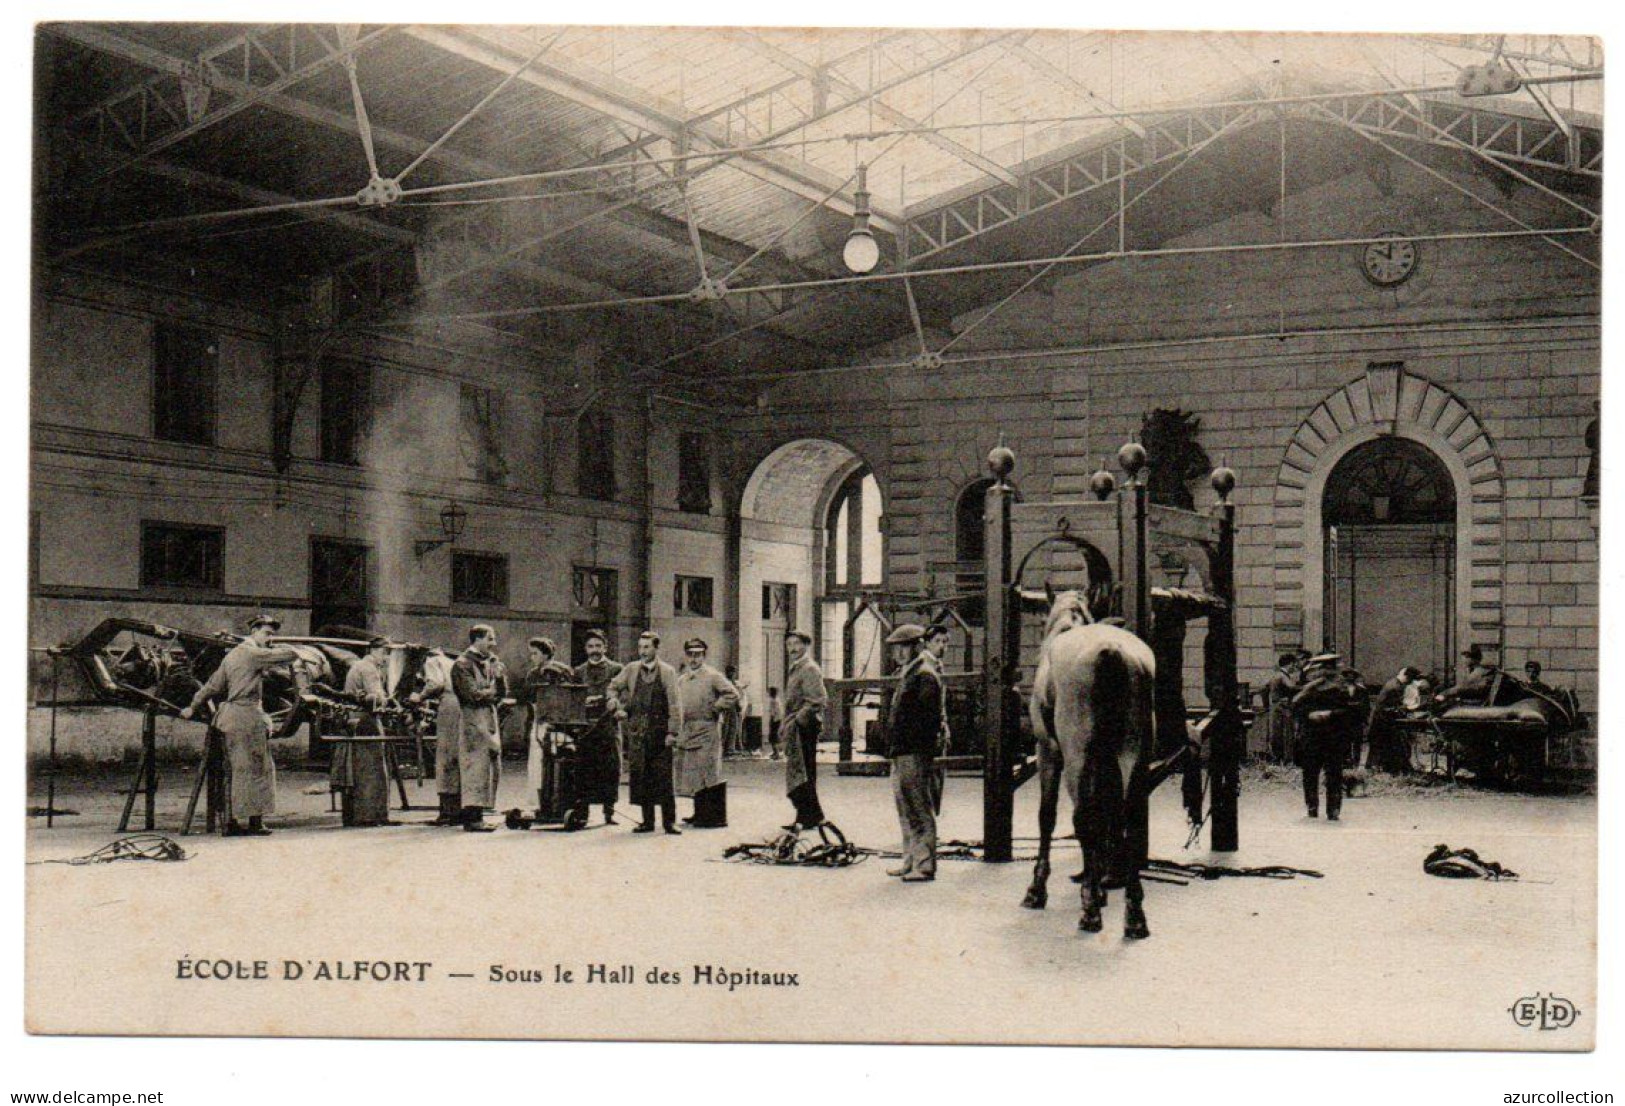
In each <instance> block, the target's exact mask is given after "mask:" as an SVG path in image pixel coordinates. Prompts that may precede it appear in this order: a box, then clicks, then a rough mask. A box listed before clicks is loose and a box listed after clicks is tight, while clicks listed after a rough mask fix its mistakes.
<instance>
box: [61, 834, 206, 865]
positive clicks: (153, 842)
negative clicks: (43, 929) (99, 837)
mask: <svg viewBox="0 0 1625 1106" xmlns="http://www.w3.org/2000/svg"><path fill="white" fill-rule="evenodd" d="M190 859H191V854H190V853H188V852H187V851H186V850H185V849H183V848H181V847H180V844H179V843H178V842H176V841H175V840H174V839H173V838H170V837H165V836H164V835H163V834H161V833H136V834H131V835H130V836H129V837H121V838H119V839H118V840H117V841H109V842H108V843H107V844H105V845H103V846H102V847H101V848H99V849H97V850H96V851H95V852H93V853H86V854H85V855H84V856H76V857H72V858H70V859H67V860H31V861H29V863H30V864H71V865H74V866H79V865H83V864H110V863H112V862H113V861H115V860H160V861H180V860H190Z"/></svg>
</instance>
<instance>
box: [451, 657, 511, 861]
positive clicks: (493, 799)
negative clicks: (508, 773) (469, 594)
mask: <svg viewBox="0 0 1625 1106" xmlns="http://www.w3.org/2000/svg"><path fill="white" fill-rule="evenodd" d="M468 640H469V646H468V650H467V651H466V652H464V653H463V655H462V656H460V657H458V658H457V663H456V664H453V665H452V666H451V689H452V693H453V694H455V695H456V697H457V706H458V710H459V713H460V714H461V715H462V718H461V725H460V726H459V729H458V741H457V771H458V775H459V776H460V777H461V783H462V804H463V806H462V823H463V829H465V830H467V831H468V832H469V833H491V832H493V831H494V830H495V829H496V827H495V826H488V825H486V824H485V812H486V811H487V810H489V809H491V808H493V807H495V806H496V803H497V784H498V783H499V782H501V779H502V727H501V726H500V724H499V723H498V720H497V706H498V704H499V703H501V701H502V698H503V694H504V688H503V686H502V682H503V676H502V662H501V661H499V660H498V659H497V657H496V648H497V632H496V631H495V630H493V629H492V628H491V627H489V626H483V625H481V626H475V627H473V628H472V629H471V630H469V631H468Z"/></svg>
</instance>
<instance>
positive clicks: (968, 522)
mask: <svg viewBox="0 0 1625 1106" xmlns="http://www.w3.org/2000/svg"><path fill="white" fill-rule="evenodd" d="M992 486H993V478H992V477H991V476H984V477H982V478H981V479H980V480H973V481H972V482H971V483H970V484H968V485H966V487H965V490H964V491H962V492H960V493H959V499H958V501H957V502H956V503H955V504H954V560H956V561H958V562H960V563H961V564H980V563H982V562H983V561H985V560H986V559H987V527H986V526H985V525H984V524H983V519H982V511H983V508H984V507H985V506H986V501H987V490H988V489H989V488H991V487H992Z"/></svg>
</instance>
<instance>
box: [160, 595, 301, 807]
mask: <svg viewBox="0 0 1625 1106" xmlns="http://www.w3.org/2000/svg"><path fill="white" fill-rule="evenodd" d="M281 628H282V623H281V622H280V621H278V620H277V619H276V618H274V617H273V616H271V615H268V614H261V615H256V616H254V618H252V619H251V620H250V621H249V623H248V638H247V639H246V640H245V641H242V642H239V643H238V644H237V645H236V646H235V647H233V648H232V650H231V652H229V653H227V654H226V655H225V657H224V658H223V659H222V660H221V662H220V666H219V667H218V668H216V669H215V670H214V672H213V673H212V674H211V675H210V676H209V679H208V680H207V682H205V683H204V685H203V686H202V687H200V688H198V691H197V694H196V695H194V696H193V697H192V702H191V703H190V704H188V705H187V707H186V709H185V710H183V711H181V717H182V718H191V717H192V716H193V715H194V714H196V713H197V712H198V710H199V709H201V708H202V706H203V704H205V703H208V702H212V701H214V700H219V701H220V705H219V707H218V708H217V709H216V710H215V713H214V721H213V723H212V725H213V727H214V728H215V729H216V730H218V731H220V733H221V735H222V736H224V737H225V741H226V759H227V762H228V763H229V764H230V766H231V792H230V799H229V802H230V808H229V810H228V811H227V813H226V836H228V837H266V836H269V835H270V833H271V831H270V830H268V829H266V828H265V821H264V819H265V816H266V815H267V814H274V813H275V812H276V762H275V761H273V760H272V759H271V720H270V719H269V718H268V717H266V714H265V707H264V705H263V703H262V701H261V698H260V695H261V690H262V685H263V683H264V680H265V672H266V670H267V669H269V668H274V667H276V666H277V665H279V664H289V663H291V662H293V661H296V660H298V659H299V654H298V653H297V652H295V651H294V650H293V649H291V648H289V647H288V646H285V645H272V644H271V635H272V634H274V633H276V631H278V630H280V629H281ZM244 818H246V819H247V820H248V825H247V826H246V827H245V826H244V825H243V824H242V821H241V819H244Z"/></svg>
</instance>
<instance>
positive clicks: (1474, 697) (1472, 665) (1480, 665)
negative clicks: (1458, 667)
mask: <svg viewBox="0 0 1625 1106" xmlns="http://www.w3.org/2000/svg"><path fill="white" fill-rule="evenodd" d="M1461 655H1462V657H1463V658H1464V659H1465V660H1466V661H1467V674H1466V675H1465V676H1463V677H1462V678H1461V682H1459V683H1458V684H1456V685H1455V686H1454V687H1449V688H1446V689H1445V690H1444V691H1442V692H1440V693H1439V699H1440V700H1441V701H1442V702H1444V703H1445V704H1447V705H1455V704H1457V703H1478V704H1483V703H1484V702H1485V701H1486V700H1488V699H1489V697H1490V685H1491V684H1493V683H1494V682H1495V668H1494V667H1493V666H1491V665H1487V664H1485V663H1484V650H1482V649H1480V648H1479V647H1478V646H1477V645H1469V646H1468V647H1467V648H1465V649H1463V650H1462V651H1461Z"/></svg>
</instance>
